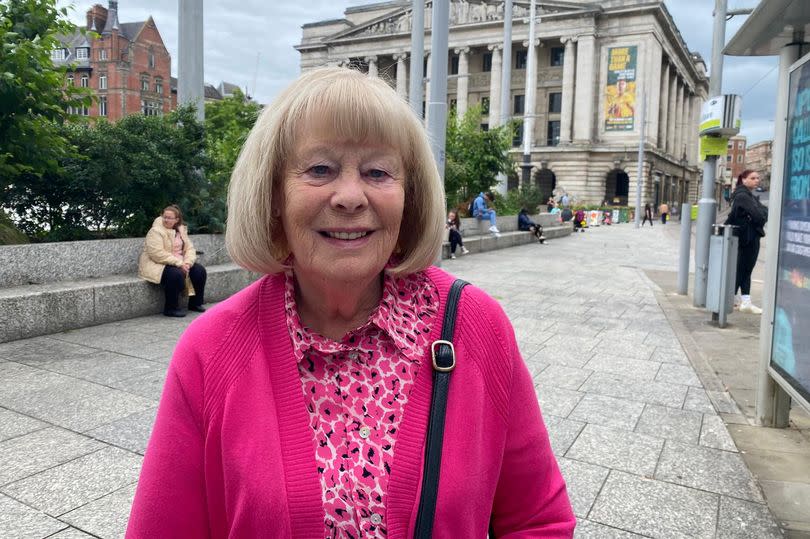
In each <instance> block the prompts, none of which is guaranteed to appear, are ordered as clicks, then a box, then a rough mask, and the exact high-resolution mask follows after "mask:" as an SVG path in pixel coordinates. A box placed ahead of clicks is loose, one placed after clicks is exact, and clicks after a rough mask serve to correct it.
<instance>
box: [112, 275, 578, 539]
mask: <svg viewBox="0 0 810 539" xmlns="http://www.w3.org/2000/svg"><path fill="white" fill-rule="evenodd" d="M427 275H428V277H429V278H430V279H432V280H433V282H434V283H435V284H436V286H437V288H438V290H439V295H440V297H441V298H442V301H444V299H445V298H446V297H447V292H448V290H449V288H450V285H451V284H452V282H453V277H452V276H451V275H449V274H447V273H445V272H444V271H442V270H439V269H436V268H430V269H428V270H427ZM443 315H444V304H442V305H441V308H440V313H439V319H440V320H441V318H442V317H443ZM440 326H441V324H436V325H435V328H434V331H433V334H432V335H431V340H435V339H438V338H439V332H440V329H441V328H440ZM454 342H455V349H456V365H457V366H456V369H455V370H454V371H453V374H452V377H451V382H450V394H449V399H448V405H447V419H446V427H445V434H444V450H443V452H442V467H441V478H440V481H439V494H438V503H437V508H436V521H435V526H434V534H433V536H434V537H437V538H438V537H448V538H457V537H470V538H476V537H480V538H483V537H485V536H486V533H487V527H488V524H489V520H490V514H492V517H493V525H494V530H495V534H496V536H497V537H512V538H518V537H554V538H567V537H571V536H572V535H573V529H574V525H575V519H574V515H573V512H572V510H571V505H570V503H569V501H568V495H567V493H566V489H565V482H564V481H563V478H562V476H561V475H560V471H559V468H558V466H557V462H556V460H555V458H554V455H553V454H552V452H551V447H550V445H549V441H548V435H547V433H546V429H545V427H544V425H543V421H542V419H541V417H540V408H539V406H538V403H537V397H536V396H535V392H534V387H533V385H532V380H531V376H530V375H529V372H528V370H527V369H526V366H525V364H524V363H523V360H522V359H521V357H520V353H519V352H518V348H517V344H516V342H515V337H514V333H513V330H512V327H511V325H510V324H509V321H508V319H507V318H506V315H505V314H504V313H503V311H502V310H501V307H500V306H499V305H498V303H496V302H495V301H494V300H493V299H492V298H490V297H489V296H488V295H486V294H485V293H484V292H482V291H481V290H479V289H477V288H475V287H472V286H468V287H467V288H465V289H464V293H463V295H462V299H461V304H460V306H459V313H458V318H457V325H456V334H455V339H454ZM424 361H425V362H426V364H428V365H429V364H430V359H429V352H428V351H427V350H426V351H425V358H424ZM431 386H432V372H431V369H427V368H426V369H420V371H419V374H418V376H417V378H416V380H415V382H414V387H413V389H412V392H411V395H410V400H409V402H408V405H407V407H406V409H405V415H404V416H403V418H402V422H401V424H400V432H399V434H398V437H397V442H396V448H395V456H394V465H393V466H392V469H391V475H390V478H389V483H388V505H387V508H386V517H387V518H386V520H387V522H388V537H389V538H391V539H400V538H403V539H404V538H409V537H413V529H414V522H415V519H416V511H417V505H418V503H419V491H420V486H421V478H422V462H423V455H424V442H425V431H426V427H427V419H428V412H429V408H430V394H431ZM320 489H321V486H320V481H319V478H318V473H317V470H316V464H315V456H314V447H313V442H312V432H311V430H310V428H309V417H308V415H307V410H306V408H305V406H304V397H303V394H302V392H301V382H300V379H299V375H298V370H297V367H296V363H295V359H294V358H293V354H292V345H291V342H290V337H289V335H288V334H287V329H286V324H285V318H284V280H283V275H273V276H267V277H264V278H262V279H260V280H259V281H257V282H256V283H254V284H252V285H250V286H249V287H247V288H246V289H244V290H243V291H241V292H239V293H238V294H236V295H234V296H233V297H231V298H230V299H228V300H226V301H224V302H222V303H220V304H219V305H217V306H215V307H214V308H212V309H210V310H209V311H208V313H206V314H205V315H204V316H201V317H200V318H198V319H197V320H195V321H194V323H192V324H191V326H190V327H189V328H188V330H187V331H186V332H185V334H184V335H183V336H182V338H181V339H180V342H179V343H178V345H177V349H176V350H175V353H174V357H173V359H172V362H171V365H170V367H169V371H168V374H167V379H166V385H165V387H164V390H163V396H162V398H161V401H160V407H159V409H158V414H157V419H156V421H155V426H154V430H153V432H152V437H151V439H150V441H149V446H148V448H147V450H146V456H145V458H144V463H143V469H142V471H141V477H140V481H139V483H138V489H137V492H136V495H135V501H134V503H133V506H132V513H131V515H130V520H129V528H128V530H127V537H129V538H150V539H151V538H154V537H235V538H241V537H300V538H304V539H312V538H316V537H322V536H323V534H324V526H323V518H324V517H323V506H322V501H321V490H320Z"/></svg>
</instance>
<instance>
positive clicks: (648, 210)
mask: <svg viewBox="0 0 810 539" xmlns="http://www.w3.org/2000/svg"><path fill="white" fill-rule="evenodd" d="M647 221H649V222H650V226H653V216H652V207H651V206H650V204H649V203H647V204H644V219H642V221H641V226H644V223H646V222H647Z"/></svg>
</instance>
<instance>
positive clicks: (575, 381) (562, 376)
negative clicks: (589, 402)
mask: <svg viewBox="0 0 810 539" xmlns="http://www.w3.org/2000/svg"><path fill="white" fill-rule="evenodd" d="M592 372H593V371H591V370H588V369H577V368H575V367H566V366H565V365H549V366H548V367H546V368H545V369H543V370H542V371H541V372H540V373H538V375H537V376H536V378H535V381H536V382H537V383H539V384H542V385H544V386H554V387H561V388H564V389H573V390H576V389H578V388H579V387H580V386H581V385H582V384H583V383H584V382H585V380H587V379H588V377H589V376H590V375H591V373H592Z"/></svg>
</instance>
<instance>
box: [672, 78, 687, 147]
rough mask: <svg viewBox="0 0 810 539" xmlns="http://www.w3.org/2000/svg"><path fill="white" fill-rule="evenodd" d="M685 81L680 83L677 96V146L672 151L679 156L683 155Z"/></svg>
mask: <svg viewBox="0 0 810 539" xmlns="http://www.w3.org/2000/svg"><path fill="white" fill-rule="evenodd" d="M683 90H684V86H683V83H682V82H681V83H679V84H678V92H677V94H676V95H677V97H676V98H675V147H674V148H673V151H672V152H671V153H672V155H674V156H675V157H677V158H680V157H681V155H683V133H684V131H683V104H684V103H683Z"/></svg>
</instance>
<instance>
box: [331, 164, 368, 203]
mask: <svg viewBox="0 0 810 539" xmlns="http://www.w3.org/2000/svg"><path fill="white" fill-rule="evenodd" d="M333 185H334V186H335V192H334V195H333V196H332V205H333V206H335V207H337V208H339V209H342V210H345V211H352V212H353V211H357V210H359V209H362V208H364V207H366V205H368V198H366V192H365V183H364V181H363V177H362V174H361V173H360V171H359V170H356V169H354V170H351V169H344V170H343V171H342V172H341V174H340V176H339V177H338V179H337V181H335V182H334V184H333Z"/></svg>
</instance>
